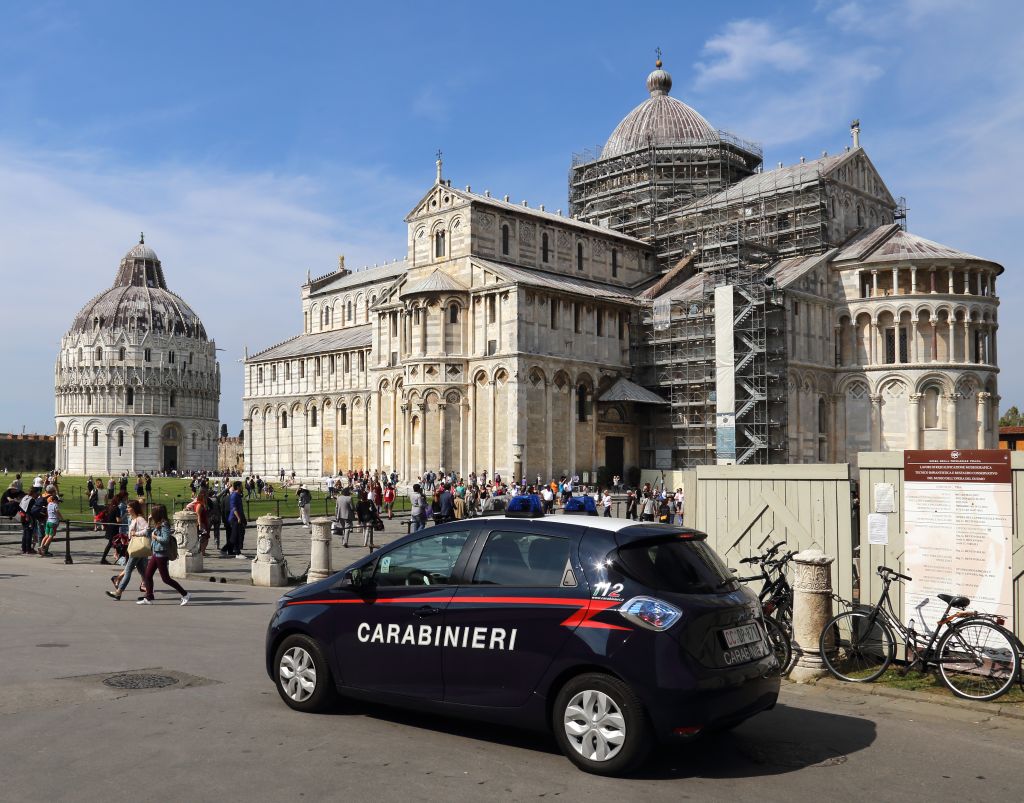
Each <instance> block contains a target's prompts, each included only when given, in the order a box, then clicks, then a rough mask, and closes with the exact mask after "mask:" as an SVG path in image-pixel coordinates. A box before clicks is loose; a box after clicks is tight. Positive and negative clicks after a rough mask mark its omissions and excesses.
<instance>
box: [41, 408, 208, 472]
mask: <svg viewBox="0 0 1024 803" xmlns="http://www.w3.org/2000/svg"><path fill="white" fill-rule="evenodd" d="M56 439H57V465H58V468H60V469H61V470H62V471H65V472H69V473H96V472H105V473H109V472H121V471H128V472H133V471H151V472H152V471H171V470H178V471H184V470H188V471H191V470H198V469H209V470H212V469H215V468H216V465H217V436H216V434H215V430H214V427H213V425H212V424H206V425H203V424H198V423H196V422H192V423H191V424H189V425H184V424H182V423H180V422H177V421H171V422H164V423H162V424H161V422H160V421H159V420H154V421H137V420H134V421H133V420H131V419H127V418H122V419H113V420H109V421H106V420H102V419H95V418H94V419H86V420H80V419H74V418H73V419H71V420H69V421H60V422H59V423H58V426H57V437H56Z"/></svg>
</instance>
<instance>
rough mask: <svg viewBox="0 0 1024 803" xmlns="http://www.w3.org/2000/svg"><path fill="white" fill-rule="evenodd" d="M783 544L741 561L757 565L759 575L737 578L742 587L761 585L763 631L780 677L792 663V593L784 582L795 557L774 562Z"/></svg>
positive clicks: (786, 580) (759, 598) (783, 557)
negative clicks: (746, 584) (753, 584)
mask: <svg viewBox="0 0 1024 803" xmlns="http://www.w3.org/2000/svg"><path fill="white" fill-rule="evenodd" d="M785 544H786V542H785V541H781V542H780V543H778V544H775V545H774V546H772V547H771V548H770V549H768V550H767V551H766V552H764V553H762V554H761V555H753V556H751V557H749V558H742V559H741V560H740V563H757V564H759V565H760V567H761V573H760V574H756V575H752V576H750V577H737V578H736V579H737V580H738V581H740V582H741V583H751V582H755V581H758V580H760V581H762V582H763V583H764V585H762V586H761V591H760V593H759V594H758V595H757V597H758V600H759V601H760V603H761V610H762V612H763V614H764V615H763V617H762V619H763V621H764V628H765V631H766V633H767V635H768V640H769V643H770V644H771V645H772V652H774V653H775V658H776V660H777V661H778V662H779V669H780V671H781V672H782V673H785V672H786V671H787V670H788V669H789V664H790V662H791V661H792V660H793V644H792V641H793V639H792V636H793V589H792V588H791V587H790V585H789V580H788V579H787V578H786V566H787V565H788V564H789V562H790V561H791V560H792V559H793V555H795V554H796V553H795V552H787V553H786V554H785V555H783V556H782V557H781V558H776V555H777V554H778V552H779V550H780V549H781V548H782V547H783V546H785Z"/></svg>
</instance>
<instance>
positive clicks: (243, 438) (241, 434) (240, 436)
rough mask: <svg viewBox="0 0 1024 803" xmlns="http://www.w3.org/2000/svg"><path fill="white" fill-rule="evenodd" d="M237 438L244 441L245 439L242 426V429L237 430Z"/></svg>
mask: <svg viewBox="0 0 1024 803" xmlns="http://www.w3.org/2000/svg"><path fill="white" fill-rule="evenodd" d="M238 440H240V441H244V440H245V428H244V427H243V428H242V429H240V430H238Z"/></svg>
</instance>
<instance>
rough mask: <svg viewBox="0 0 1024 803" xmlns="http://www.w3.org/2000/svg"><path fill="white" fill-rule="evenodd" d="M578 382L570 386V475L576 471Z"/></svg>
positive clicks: (567, 467)
mask: <svg viewBox="0 0 1024 803" xmlns="http://www.w3.org/2000/svg"><path fill="white" fill-rule="evenodd" d="M576 418H577V416H576V382H575V380H574V381H573V383H572V384H571V385H570V386H569V415H568V422H569V465H568V466H566V469H567V471H568V472H569V476H570V477H572V476H573V474H575V473H576Z"/></svg>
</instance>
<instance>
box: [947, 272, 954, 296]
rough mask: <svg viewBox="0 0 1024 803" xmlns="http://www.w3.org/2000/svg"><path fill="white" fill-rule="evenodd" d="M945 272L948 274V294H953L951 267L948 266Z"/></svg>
mask: <svg viewBox="0 0 1024 803" xmlns="http://www.w3.org/2000/svg"><path fill="white" fill-rule="evenodd" d="M947 273H948V275H949V287H948V290H949V295H953V269H952V268H949V270H948V271H947Z"/></svg>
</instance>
